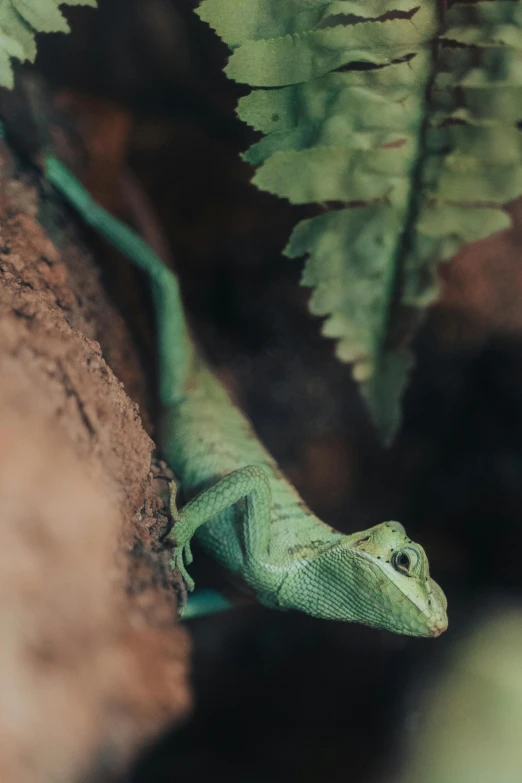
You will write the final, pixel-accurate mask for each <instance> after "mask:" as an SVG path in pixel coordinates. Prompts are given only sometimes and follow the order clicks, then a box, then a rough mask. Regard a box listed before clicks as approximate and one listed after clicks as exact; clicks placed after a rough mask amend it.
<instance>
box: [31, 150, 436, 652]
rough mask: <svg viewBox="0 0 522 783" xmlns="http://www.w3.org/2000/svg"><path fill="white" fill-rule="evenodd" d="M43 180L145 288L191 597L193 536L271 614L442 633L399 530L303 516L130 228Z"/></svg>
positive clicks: (55, 164)
mask: <svg viewBox="0 0 522 783" xmlns="http://www.w3.org/2000/svg"><path fill="white" fill-rule="evenodd" d="M45 167H46V175H47V178H48V179H49V180H50V181H51V182H52V183H53V185H54V186H55V187H56V188H57V189H58V190H59V191H60V192H61V193H62V194H63V195H64V196H65V198H66V199H67V200H68V201H69V202H70V203H71V204H72V205H73V206H74V207H75V208H76V209H77V210H78V212H79V213H80V214H81V216H82V217H83V219H84V220H85V222H86V223H87V224H89V225H90V226H91V227H92V228H94V229H95V230H96V231H97V232H98V233H99V234H101V235H102V236H104V237H105V238H106V239H107V240H109V241H110V242H111V243H112V244H113V245H114V246H115V247H117V248H118V249H119V250H120V251H121V252H123V253H124V254H125V255H126V256H127V257H128V258H129V259H130V260H131V261H132V262H133V263H134V264H136V265H137V266H138V267H140V268H141V269H143V270H144V271H145V272H146V273H147V274H148V276H149V278H150V281H151V286H152V295H153V301H154V307H155V310H156V320H157V334H158V355H159V363H160V368H159V369H160V383H159V385H160V390H159V393H160V399H161V403H162V406H163V419H162V423H161V427H160V445H161V448H162V450H163V453H164V455H165V457H166V459H167V462H168V464H169V465H170V467H171V468H172V470H173V471H174V472H175V474H176V475H177V476H178V477H179V479H180V481H181V486H182V488H183V493H184V496H185V497H186V498H188V502H187V503H186V505H184V506H183V507H182V508H181V509H179V508H178V506H177V504H176V493H175V491H173V492H172V495H171V504H170V505H171V512H172V517H173V519H174V526H173V530H172V533H171V535H173V537H174V539H175V541H176V543H177V548H176V551H175V554H174V558H173V566H175V567H177V568H179V570H180V571H181V573H182V574H183V576H184V579H185V580H186V583H187V587H188V589H189V590H192V589H193V586H194V585H193V581H192V579H191V578H190V576H189V574H188V573H187V570H186V566H188V565H190V563H191V562H192V554H191V550H190V542H191V540H192V538H193V536H195V535H196V536H197V538H198V541H199V542H200V543H201V545H202V546H203V548H204V549H206V550H208V552H210V553H211V554H212V555H213V556H214V557H215V558H217V560H218V561H219V562H220V563H221V564H222V565H223V566H225V567H226V568H227V569H229V570H230V571H232V572H234V573H235V574H238V575H240V576H241V577H242V578H243V580H244V581H245V582H246V583H247V584H248V585H250V587H251V588H253V589H254V591H255V593H256V596H257V598H258V600H259V601H260V602H261V603H262V604H265V605H266V606H269V607H273V608H277V609H297V610H300V611H302V612H306V613H307V614H310V615H314V616H316V617H321V618H328V619H336V620H346V621H352V622H359V623H364V624H366V625H370V626H373V627H375V628H385V629H387V630H389V631H394V632H396V633H400V634H407V635H410V636H439V634H441V633H442V632H443V631H444V630H445V629H446V628H447V615H446V607H447V602H446V598H445V596H444V593H443V592H442V590H441V589H440V587H439V586H438V585H437V583H436V582H434V581H433V579H431V578H430V575H429V568H428V560H427V558H426V554H425V552H424V550H423V548H422V547H421V546H419V545H418V544H416V543H414V542H413V541H411V540H410V539H409V538H408V536H407V535H406V532H405V530H404V528H403V526H402V525H401V524H400V523H398V522H384V523H382V524H379V525H376V526H375V527H371V528H369V529H368V530H364V531H362V532H359V533H354V534H352V535H342V534H341V533H339V532H337V531H336V530H334V529H333V528H331V527H329V526H328V525H326V524H324V523H323V522H321V521H320V520H319V519H318V518H317V517H316V516H314V514H313V513H312V512H311V511H310V510H309V509H308V508H307V506H306V505H305V503H304V502H303V500H302V499H301V498H300V497H299V495H298V493H297V491H296V490H295V489H294V487H293V486H292V485H291V484H290V483H289V482H288V481H287V480H286V479H285V478H284V476H283V475H282V474H281V472H280V470H279V469H278V467H277V465H276V463H275V461H274V460H273V458H272V457H271V456H270V454H269V453H268V452H267V451H266V449H265V448H264V447H263V446H262V445H261V443H260V442H259V440H258V438H257V437H256V435H255V434H254V432H253V430H252V427H251V425H250V423H249V422H248V421H247V419H246V418H245V416H244V415H243V414H242V413H241V411H240V410H239V409H238V408H237V407H236V406H235V405H234V403H233V402H232V400H231V398H230V397H229V395H228V393H227V391H226V390H225V388H224V387H223V386H222V385H221V383H220V382H219V381H218V379H217V378H216V377H215V376H214V375H213V374H212V372H211V371H210V369H209V368H208V367H207V365H206V364H205V363H204V361H202V359H201V358H200V356H199V355H198V353H197V352H196V350H195V348H194V345H193V343H192V341H191V338H190V336H189V333H188V329H187V326H186V323H185V318H184V315H183V307H182V303H181V298H180V293H179V289H178V282H177V279H176V277H175V276H174V274H173V273H172V272H171V271H170V270H169V269H168V268H167V267H166V266H165V265H164V264H163V263H162V262H161V261H160V259H159V258H158V257H157V256H156V255H155V254H154V253H153V252H152V251H151V250H150V248H149V247H148V246H147V245H146V244H145V242H144V241H143V240H142V239H141V238H140V237H139V236H138V235H137V234H135V233H134V232H133V231H132V230H130V229H129V228H128V227H127V226H125V225H124V224H122V223H121V222H119V221H118V220H116V219H115V218H114V217H112V216H111V215H109V213H107V212H106V211H105V210H104V209H102V208H101V207H100V206H99V205H97V204H96V203H94V202H93V200H92V199H91V197H90V195H89V194H88V192H87V191H86V190H85V189H84V188H83V186H82V185H81V184H80V183H79V182H78V180H77V179H76V178H75V177H73V175H72V174H71V173H70V172H69V171H68V170H67V169H66V168H65V167H64V166H63V165H62V164H61V163H60V162H59V161H58V160H56V158H54V157H53V156H47V158H46V159H45Z"/></svg>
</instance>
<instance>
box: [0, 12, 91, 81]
mask: <svg viewBox="0 0 522 783" xmlns="http://www.w3.org/2000/svg"><path fill="white" fill-rule="evenodd" d="M61 5H88V6H92V7H93V8H94V7H96V0H0V86H1V87H8V88H10V89H11V88H12V87H13V78H14V77H13V69H12V65H11V58H13V57H15V58H16V59H17V60H21V61H23V60H29V61H30V62H34V59H35V57H36V41H35V35H36V33H59V32H61V33H68V32H69V25H68V24H67V21H66V19H65V17H64V16H63V14H62V12H61V11H60V8H59V6H61Z"/></svg>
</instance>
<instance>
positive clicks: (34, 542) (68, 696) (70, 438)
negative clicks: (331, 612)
mask: <svg viewBox="0 0 522 783" xmlns="http://www.w3.org/2000/svg"><path fill="white" fill-rule="evenodd" d="M17 165H18V164H17V162H16V161H14V159H13V156H12V153H11V151H10V150H9V149H8V148H7V147H6V146H5V145H0V639H1V640H2V641H1V644H0V738H1V740H0V744H1V749H0V779H1V780H5V781H7V780H12V781H17V783H47V781H48V782H49V783H60V781H64V782H65V781H67V783H71V781H76V780H82V781H83V780H85V779H87V778H89V779H90V776H92V778H93V779H96V780H97V781H98V783H99V781H101V780H104V779H111V780H112V779H114V776H115V775H116V776H117V775H119V774H121V773H122V771H123V770H124V769H125V767H126V765H127V764H128V762H129V760H130V759H131V758H132V757H133V756H134V755H135V754H136V752H137V750H139V749H140V747H141V746H142V745H143V743H145V742H147V741H150V740H151V738H153V737H154V736H155V735H156V734H157V733H158V732H159V731H161V730H163V729H164V728H165V727H166V725H167V724H168V723H172V722H175V721H177V720H180V719H181V718H182V717H183V716H184V715H185V714H186V712H187V710H188V708H189V706H190V694H189V689H188V685H187V653H188V649H187V648H188V645H187V638H186V635H185V632H184V630H183V629H182V628H180V627H179V626H176V625H175V621H176V617H177V606H176V598H175V596H176V589H175V588H176V582H175V575H174V576H173V575H172V573H171V571H170V568H169V564H168V560H169V553H168V552H167V551H166V550H165V547H164V546H162V545H161V544H160V543H159V542H158V538H159V535H160V534H161V532H162V531H163V530H164V528H165V525H166V524H167V518H166V516H165V515H164V514H162V513H161V511H162V504H161V502H160V501H159V499H158V494H157V487H156V486H155V485H156V484H157V482H156V481H155V480H154V478H153V474H152V472H151V454H152V450H153V443H152V441H151V439H150V437H149V436H148V434H147V433H146V432H145V430H144V428H143V424H142V419H141V418H140V413H139V409H138V405H137V404H136V402H133V401H132V400H131V399H130V398H129V397H128V396H127V394H126V391H125V389H124V386H123V383H122V381H123V382H124V384H125V386H126V388H127V389H129V390H130V392H131V393H132V395H133V396H134V398H135V399H138V400H139V401H140V402H141V403H142V404H143V405H144V404H145V403H146V401H147V399H148V389H147V384H146V382H145V379H144V374H143V373H141V372H140V369H139V368H140V362H139V356H138V353H137V351H136V349H135V346H134V343H133V340H132V337H131V335H130V334H129V331H128V329H127V327H126V325H125V323H124V321H123V319H122V318H121V316H120V315H119V314H118V312H117V310H116V309H115V307H114V306H113V305H112V303H111V301H110V299H109V298H108V296H107V294H106V292H105V290H104V287H103V285H102V283H101V282H100V274H99V271H98V269H97V267H96V264H95V261H94V259H93V257H92V255H91V254H90V253H89V252H88V251H87V249H86V247H85V245H83V244H82V241H81V239H80V236H81V234H80V233H79V230H78V228H77V227H75V226H74V225H72V223H71V221H72V219H73V218H72V216H69V217H66V215H67V213H66V212H65V211H64V209H63V207H61V206H60V207H58V206H57V205H58V204H59V201H58V200H57V201H56V203H55V204H54V206H53V198H54V196H53V195H52V194H50V193H49V191H43V192H42V190H41V183H39V182H38V181H37V180H35V176H36V175H35V174H34V173H33V174H30V173H29V174H28V173H27V172H25V173H22V174H20V171H19V170H18V169H17ZM31 178H32V181H31ZM37 209H40V212H44V213H45V214H46V224H47V225H48V226H49V231H50V233H52V234H53V237H54V238H55V239H56V240H58V244H59V245H60V252H58V250H57V249H56V247H55V245H54V244H53V243H52V242H51V241H50V239H49V238H48V236H47V234H46V232H45V231H44V229H43V228H42V227H41V226H40V224H39V223H38V222H37V221H36V218H35V215H36V211H37ZM53 216H54V217H53ZM80 231H81V229H80ZM100 342H101V343H102V347H100Z"/></svg>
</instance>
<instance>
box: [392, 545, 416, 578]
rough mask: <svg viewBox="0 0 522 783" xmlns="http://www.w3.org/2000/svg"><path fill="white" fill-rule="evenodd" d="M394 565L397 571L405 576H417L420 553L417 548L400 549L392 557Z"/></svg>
mask: <svg viewBox="0 0 522 783" xmlns="http://www.w3.org/2000/svg"><path fill="white" fill-rule="evenodd" d="M392 565H393V567H394V568H395V570H396V571H399V573H401V574H404V575H405V576H415V573H416V571H417V570H418V565H419V555H418V553H417V552H416V551H415V549H413V548H411V547H407V548H405V549H398V550H397V552H394V554H393V557H392Z"/></svg>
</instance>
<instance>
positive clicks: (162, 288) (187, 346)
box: [45, 155, 194, 408]
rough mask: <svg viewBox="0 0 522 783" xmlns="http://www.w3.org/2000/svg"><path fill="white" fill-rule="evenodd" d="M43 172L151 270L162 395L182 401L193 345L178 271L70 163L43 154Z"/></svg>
mask: <svg viewBox="0 0 522 783" xmlns="http://www.w3.org/2000/svg"><path fill="white" fill-rule="evenodd" d="M45 174H46V177H47V179H48V180H49V182H51V183H52V185H54V187H55V188H56V189H57V190H58V191H59V192H60V193H61V194H62V196H63V197H64V198H65V199H66V201H68V202H69V203H70V204H71V205H72V206H73V207H74V208H75V209H76V210H77V211H78V212H79V214H80V215H81V216H82V218H83V220H84V221H85V222H86V223H87V225H89V226H91V228H93V229H94V230H95V231H96V232H97V233H98V234H101V236H103V237H104V238H105V239H106V240H107V241H108V242H110V244H111V245H113V246H114V247H115V248H116V249H117V250H119V251H120V252H121V253H123V254H124V255H125V256H126V257H127V258H128V259H129V260H130V261H131V262H132V263H133V264H135V265H136V266H137V267H138V268H139V269H141V270H143V271H144V272H145V273H146V274H147V275H148V276H149V278H150V281H151V293H152V299H153V304H154V311H155V313H156V328H157V343H158V354H159V355H158V360H159V361H158V364H159V367H160V378H159V394H160V401H161V403H162V405H163V406H165V407H167V408H168V407H170V406H172V405H176V404H178V403H179V402H181V401H182V400H183V399H184V397H185V392H184V390H185V386H186V381H187V379H188V373H189V368H190V364H191V361H192V358H193V352H194V348H193V345H192V341H191V339H190V337H189V334H188V328H187V324H186V320H185V315H184V311H183V303H182V301H181V295H180V291H179V285H178V281H177V278H176V276H175V275H174V273H173V272H172V271H171V270H170V269H169V268H168V267H166V266H165V264H164V263H163V261H162V260H161V259H160V258H159V257H158V256H157V255H156V253H155V252H154V251H153V250H151V248H150V247H149V246H148V245H147V244H146V243H145V242H144V241H143V239H142V238H141V237H140V236H139V235H138V234H136V232H135V231H133V230H132V229H131V228H129V227H128V226H126V225H125V224H124V223H122V222H121V221H120V220H118V219H117V218H115V217H113V215H111V214H110V213H109V212H107V210H106V209H104V208H103V207H101V206H100V205H99V204H97V203H96V202H95V201H94V200H93V199H92V197H91V195H90V193H89V192H88V191H87V190H86V188H84V186H83V185H82V184H81V183H80V182H79V181H78V180H77V179H76V177H75V176H74V175H73V174H72V173H71V172H70V171H69V169H68V168H67V167H66V166H64V165H63V163H61V162H60V161H59V160H58V159H57V158H55V157H54V156H53V155H47V156H46V158H45Z"/></svg>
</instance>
